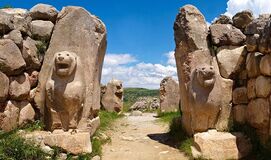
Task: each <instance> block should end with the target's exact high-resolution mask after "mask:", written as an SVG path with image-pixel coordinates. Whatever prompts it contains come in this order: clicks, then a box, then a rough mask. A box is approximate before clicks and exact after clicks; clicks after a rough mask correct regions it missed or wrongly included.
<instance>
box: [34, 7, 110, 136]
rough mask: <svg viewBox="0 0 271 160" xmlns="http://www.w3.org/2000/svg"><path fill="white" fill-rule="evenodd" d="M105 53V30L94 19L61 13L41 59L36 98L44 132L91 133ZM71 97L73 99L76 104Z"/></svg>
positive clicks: (80, 12) (75, 11)
mask: <svg viewBox="0 0 271 160" xmlns="http://www.w3.org/2000/svg"><path fill="white" fill-rule="evenodd" d="M105 50H106V29H105V25H104V24H103V23H102V22H101V21H100V20H99V19H98V18H97V17H95V16H93V15H91V14H90V13H88V12H87V11H86V10H85V9H83V8H81V7H65V8H63V9H62V11H61V12H60V13H59V14H58V16H57V22H56V24H55V26H54V30H53V34H52V37H51V40H50V44H49V48H48V50H47V52H46V54H45V57H44V61H43V65H42V68H41V71H40V74H39V84H38V88H37V93H36V96H35V102H36V103H37V106H38V107H39V108H40V110H41V115H42V116H43V119H44V120H45V121H47V123H46V126H47V129H49V130H54V129H56V128H61V129H64V130H67V129H69V128H78V129H80V130H86V131H90V130H92V128H91V126H90V122H91V119H92V118H95V117H96V116H97V113H98V111H99V109H100V79H101V70H102V64H103V58H104V54H105ZM79 59H80V62H78V60H79ZM74 62H77V63H74ZM72 65H76V67H74V66H72ZM71 72H72V73H71ZM74 72H75V73H74ZM77 72H79V73H78V74H77ZM70 83H71V84H70ZM65 85H66V87H67V88H64V87H65ZM54 86H55V87H54ZM77 86H78V87H79V88H77ZM61 92H63V93H64V94H61ZM55 93H56V95H54V94H55ZM77 95H78V97H77ZM73 96H76V97H74V98H75V101H73ZM48 102H49V104H48ZM69 102H72V103H71V104H69ZM55 104H58V105H59V106H58V105H55ZM66 107H67V108H66ZM63 108H65V109H64V110H63ZM69 109H71V110H69ZM48 111H50V112H48ZM78 113H82V114H78ZM51 115H55V116H54V118H56V119H54V118H53V119H52V117H50V116H51ZM65 115H69V116H68V117H66V116H65ZM59 120H60V121H59ZM53 124H55V125H53ZM59 124H61V125H60V126H59Z"/></svg>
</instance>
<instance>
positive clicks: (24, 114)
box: [19, 101, 35, 126]
mask: <svg viewBox="0 0 271 160" xmlns="http://www.w3.org/2000/svg"><path fill="white" fill-rule="evenodd" d="M34 118H35V110H34V109H33V107H32V105H31V104H30V103H29V102H28V101H25V102H21V104H20V113H19V125H20V126H21V125H24V124H27V123H31V122H34V120H35V119H34Z"/></svg>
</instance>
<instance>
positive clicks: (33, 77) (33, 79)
mask: <svg viewBox="0 0 271 160" xmlns="http://www.w3.org/2000/svg"><path fill="white" fill-rule="evenodd" d="M28 79H29V82H30V86H31V88H34V87H36V86H37V85H38V79H39V72H38V71H32V72H31V73H30V75H29V76H28Z"/></svg>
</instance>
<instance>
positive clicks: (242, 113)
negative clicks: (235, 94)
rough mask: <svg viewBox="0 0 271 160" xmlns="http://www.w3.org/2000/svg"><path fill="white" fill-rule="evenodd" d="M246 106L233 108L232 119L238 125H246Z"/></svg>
mask: <svg viewBox="0 0 271 160" xmlns="http://www.w3.org/2000/svg"><path fill="white" fill-rule="evenodd" d="M246 110H247V105H236V106H234V107H233V119H234V121H235V122H237V123H239V124H245V123H246Z"/></svg>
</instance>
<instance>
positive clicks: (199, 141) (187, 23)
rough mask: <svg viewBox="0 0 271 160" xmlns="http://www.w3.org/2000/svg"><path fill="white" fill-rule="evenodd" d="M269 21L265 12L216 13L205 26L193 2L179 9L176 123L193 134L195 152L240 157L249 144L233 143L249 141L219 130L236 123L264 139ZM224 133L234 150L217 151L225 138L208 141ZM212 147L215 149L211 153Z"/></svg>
mask: <svg viewBox="0 0 271 160" xmlns="http://www.w3.org/2000/svg"><path fill="white" fill-rule="evenodd" d="M270 24H271V18H270V15H269V14H264V15H260V16H259V17H258V18H254V17H253V14H252V12H251V11H247V10H246V11H242V12H239V13H237V14H236V15H235V16H233V18H232V19H231V18H230V17H227V16H225V15H221V16H220V17H219V18H218V19H217V20H215V21H214V22H213V24H211V25H210V26H209V27H208V26H207V23H206V21H205V18H204V16H203V15H202V14H201V13H200V11H199V10H198V9H197V8H195V7H194V6H191V5H186V6H184V7H182V8H181V9H180V11H179V14H178V15H177V17H176V21H175V23H174V35H175V42H176V50H175V58H176V62H177V69H178V78H179V84H180V96H181V112H182V125H183V128H184V130H185V131H186V132H187V133H188V134H189V135H194V141H195V143H196V146H197V147H196V149H197V150H201V153H199V156H202V157H204V158H207V159H208V158H211V159H219V157H215V155H220V153H221V155H223V156H224V157H223V158H224V159H238V158H242V157H244V156H246V155H247V154H248V150H249V149H250V147H247V148H246V147H240V146H238V145H242V144H243V145H244V144H247V145H246V146H250V145H249V142H248V140H245V138H244V136H240V135H238V136H233V137H232V135H227V133H224V132H223V131H229V130H230V127H231V126H232V125H236V124H238V125H239V124H242V125H249V126H250V127H252V128H253V129H254V130H255V131H256V132H257V134H258V136H259V138H260V140H261V142H262V143H263V144H265V143H267V142H268V141H269V140H270V135H271V123H270V118H271V115H270V94H271V78H270V76H271V67H270V66H271V58H270V57H271V56H270V54H271V47H270V33H271V29H270ZM212 129H215V130H216V131H211V130H212ZM208 130H209V131H208ZM199 132H204V133H199ZM226 137H228V138H229V137H232V141H231V143H233V146H232V151H234V154H233V152H231V154H223V151H225V147H226V146H227V145H228V144H229V143H230V142H228V143H227V144H225V145H223V144H222V143H221V145H220V146H217V145H212V144H211V143H209V142H211V141H212V140H214V139H216V141H217V144H218V143H219V140H222V139H224V140H225V138H226ZM240 137H241V138H240ZM242 137H243V138H242ZM236 139H238V140H236ZM239 140H240V141H239ZM221 142H222V141H221ZM223 142H226V141H223ZM245 142H246V143H245ZM207 144H209V145H207ZM234 144H235V145H234ZM204 145H205V146H204ZM211 146H213V148H212V147H211ZM206 147H207V148H206ZM236 147H237V148H236ZM214 148H216V151H217V152H215V153H211V150H212V149H214ZM238 148H239V150H238ZM240 148H243V149H244V148H245V149H244V150H241V149H240ZM194 153H196V151H195V150H194ZM214 154H215V155H214ZM220 158H221V157H220Z"/></svg>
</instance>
